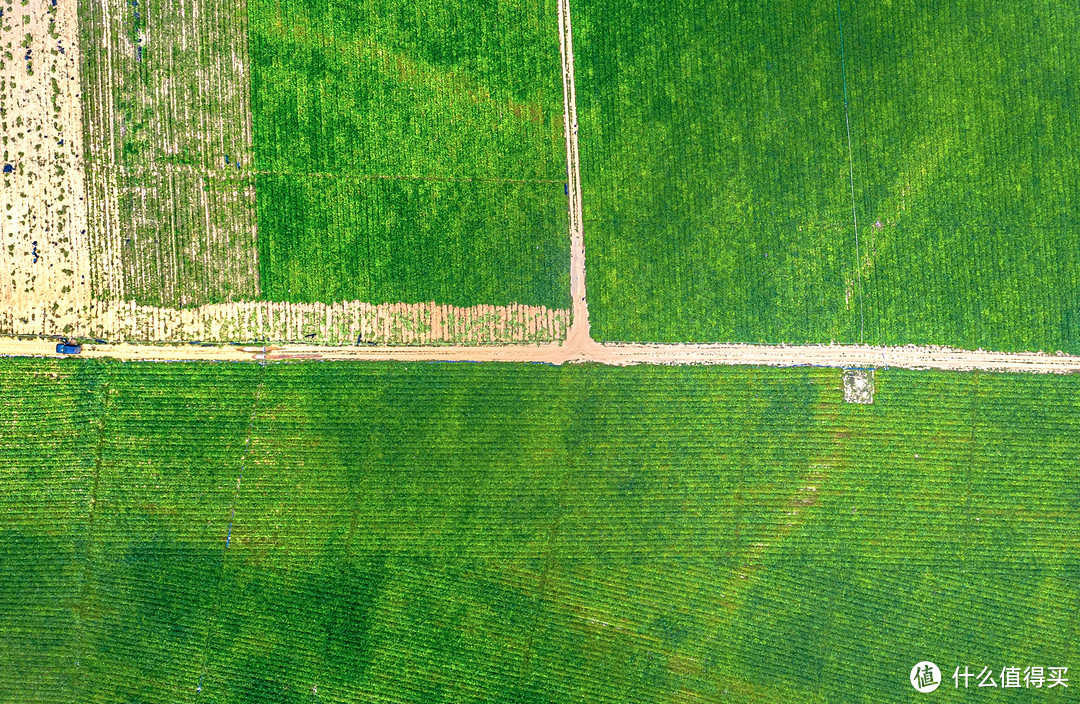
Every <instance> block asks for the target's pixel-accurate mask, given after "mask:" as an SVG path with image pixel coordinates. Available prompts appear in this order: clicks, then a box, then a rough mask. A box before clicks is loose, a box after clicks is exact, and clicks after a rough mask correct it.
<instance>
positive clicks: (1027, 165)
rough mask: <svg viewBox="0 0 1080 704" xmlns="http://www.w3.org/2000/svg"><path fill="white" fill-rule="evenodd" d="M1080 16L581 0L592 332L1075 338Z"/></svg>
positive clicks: (884, 340)
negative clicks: (1072, 188)
mask: <svg viewBox="0 0 1080 704" xmlns="http://www.w3.org/2000/svg"><path fill="white" fill-rule="evenodd" d="M841 28H842V32H843V41H841ZM1078 29H1080V11H1078V10H1077V7H1076V5H1075V4H1074V3H1067V2H1062V1H1044V2H1037V3H1035V4H1033V5H1030V6H1028V5H1025V6H1019V5H1016V4H1015V3H1009V2H1005V1H1004V0H993V1H991V2H981V1H979V2H974V1H972V2H961V3H951V4H949V5H948V6H942V5H940V4H933V3H919V2H910V1H903V2H901V1H899V0H898V1H895V2H885V3H861V4H856V3H851V2H846V1H845V2H841V3H840V4H839V5H837V4H829V3H805V2H804V3H775V2H774V3H766V4H764V5H761V6H754V7H743V6H741V4H740V3H733V2H727V1H726V0H694V1H693V2H689V3H687V2H659V3H645V2H640V1H636V0H635V1H633V2H625V3H619V4H614V3H609V2H600V1H599V0H581V2H579V3H576V4H575V5H574V39H575V41H574V49H575V58H576V66H577V86H578V89H577V94H578V106H579V107H578V109H579V121H580V124H581V129H580V131H579V137H580V145H581V157H582V184H583V198H584V206H585V242H586V249H587V252H588V257H589V259H588V262H589V269H588V280H589V292H590V300H589V304H590V305H589V307H590V313H591V316H592V323H593V331H594V334H595V336H596V337H597V338H598V339H605V340H655V341H713V340H731V341H747V342H789V343H798V342H829V341H832V340H835V341H839V342H860V341H864V342H867V343H881V344H907V343H933V344H949V345H956V346H963V347H970V348H975V347H987V348H993V349H1002V350H1021V349H1042V350H1048V351H1053V350H1058V349H1063V350H1068V351H1074V352H1075V351H1078V350H1080V323H1078V322H1077V321H1078V320H1080V264H1078V260H1077V257H1076V252H1077V251H1078V250H1080V223H1078V222H1077V219H1076V213H1075V203H1074V200H1075V199H1074V198H1073V197H1072V196H1071V194H1070V190H1069V189H1070V186H1071V184H1073V183H1075V182H1076V181H1077V179H1078V177H1080V161H1078V160H1077V157H1076V152H1077V148H1078V147H1080V128H1078V127H1077V125H1078V124H1080V121H1078V120H1077V115H1078V112H1077V111H1078V107H1077V106H1078V103H1077V96H1076V94H1075V91H1074V90H1072V86H1073V85H1074V84H1075V83H1076V81H1077V78H1078V75H1077V72H1078V70H1080V69H1078V68H1077V67H1078V66H1080V61H1078V59H1080V43H1078V42H1077V40H1076V37H1077V30H1078ZM845 83H846V100H847V105H848V109H847V110H845ZM848 119H850V146H851V152H850V158H849V151H848V148H849V143H848ZM853 191H854V198H853ZM853 200H854V215H855V216H856V217H853V202H852V201H853ZM856 219H857V221H858V242H856V228H855V221H856Z"/></svg>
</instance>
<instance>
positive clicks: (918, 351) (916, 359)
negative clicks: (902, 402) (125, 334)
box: [0, 337, 1080, 374]
mask: <svg viewBox="0 0 1080 704" xmlns="http://www.w3.org/2000/svg"><path fill="white" fill-rule="evenodd" d="M55 347H56V341H55V340H49V339H19V338H12V337H2V338H0V356H20V357H29V356H35V357H45V356H55ZM82 356H84V357H94V358H110V359H118V360H131V361H134V360H155V361H188V360H207V361H262V360H266V361H282V362H285V361H306V360H310V361H335V360H336V361H400V362H434V361H442V362H531V363H539V364H564V363H582V362H592V363H597V364H607V365H613V366H630V365H635V364H666V365H681V364H697V365H756V366H771V367H798V366H819V367H836V368H849V367H877V368H889V367H895V368H898V369H920V370H926V369H939V370H946V371H972V370H981V371H991V372H1036V373H1054V374H1073V373H1077V372H1080V356H1076V355H1063V354H1059V355H1053V354H1045V353H1032V352H987V351H983V350H976V351H971V350H957V349H951V348H946V347H916V346H908V347H867V346H862V345H796V346H790V347H788V346H768V345H739V344H710V345H630V344H625V345H624V344H620V345H610V344H608V345H599V344H596V343H595V342H592V341H590V344H589V345H588V346H587V348H586V349H582V348H581V347H575V346H572V345H570V344H562V345H559V344H548V345H489V346H481V345H470V346H464V345H453V346H445V347H424V346H416V347H409V346H384V345H372V346H368V345H350V346H337V347H332V346H323V345H303V344H288V345H269V346H265V347H264V346H262V345H205V346H203V345H142V344H139V345H136V344H126V343H121V344H100V345H99V344H86V345H84V346H83V352H82Z"/></svg>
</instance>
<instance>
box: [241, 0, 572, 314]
mask: <svg viewBox="0 0 1080 704" xmlns="http://www.w3.org/2000/svg"><path fill="white" fill-rule="evenodd" d="M248 16H249V30H248V31H249V41H250V47H251V52H250V53H251V64H252V82H251V91H252V113H253V117H254V147H255V163H256V167H257V170H258V178H257V182H256V185H257V196H258V222H259V270H260V282H261V286H262V295H263V297H264V298H269V299H272V300H289V301H323V302H333V301H337V300H343V299H346V300H353V299H360V300H365V301H370V302H380V303H381V302H399V301H404V302H417V301H430V300H436V301H438V302H440V303H447V304H455V305H474V304H477V303H491V304H508V303H512V302H517V303H522V304H529V305H546V306H549V307H554V308H564V307H568V306H569V302H570V301H569V242H568V239H567V221H566V219H567V201H566V197H565V195H564V193H563V188H564V183H565V181H566V153H565V147H564V142H563V128H562V123H563V117H562V113H563V108H562V86H561V83H560V73H559V47H558V34H557V21H556V16H555V3H554V0H515V2H510V3H480V4H479V5H478V4H476V3H465V2H458V1H457V0H454V1H453V2H440V3H436V4H432V3H428V4H425V5H423V6H422V7H418V6H417V5H416V3H407V2H402V1H401V0H383V1H381V2H373V3H363V4H356V3H351V2H348V3H346V2H342V1H340V0H325V1H321V2H319V1H311V2H304V1H302V0H285V1H283V2H277V1H276V0H251V2H249V3H248Z"/></svg>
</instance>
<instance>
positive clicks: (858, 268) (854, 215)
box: [836, 0, 866, 344]
mask: <svg viewBox="0 0 1080 704" xmlns="http://www.w3.org/2000/svg"><path fill="white" fill-rule="evenodd" d="M836 23H837V25H838V26H839V28H840V74H841V76H842V77H843V83H844V125H845V127H846V128H847V153H848V183H849V184H850V185H851V220H852V222H853V223H854V225H855V276H856V277H857V278H858V286H859V344H862V342H863V340H864V339H865V327H866V323H865V318H864V316H863V298H864V290H863V288H864V287H863V278H862V256H861V254H860V253H859V215H858V212H857V209H856V207H855V155H854V153H853V151H852V149H851V109H850V107H849V105H848V90H847V61H846V58H845V56H844V20H843V18H842V17H841V16H840V0H836Z"/></svg>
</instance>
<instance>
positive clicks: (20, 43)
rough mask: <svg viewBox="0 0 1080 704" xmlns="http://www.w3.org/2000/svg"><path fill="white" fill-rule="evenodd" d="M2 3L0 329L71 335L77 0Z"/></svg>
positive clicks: (81, 243) (76, 314) (80, 275)
mask: <svg viewBox="0 0 1080 704" xmlns="http://www.w3.org/2000/svg"><path fill="white" fill-rule="evenodd" d="M0 9H3V18H2V19H0V63H2V66H3V67H2V68H0V121H2V125H0V126H2V128H3V129H2V130H0V133H2V135H3V162H2V166H0V170H2V171H3V172H5V173H0V183H2V187H3V191H2V196H0V206H2V207H0V297H2V298H3V302H2V308H0V331H3V332H5V333H10V334H66V333H72V334H75V333H78V332H79V330H80V329H81V325H80V321H85V320H86V315H87V314H88V311H89V308H88V307H89V303H90V276H89V247H88V245H87V242H86V234H85V233H86V203H85V200H84V199H85V197H86V196H85V193H84V188H83V163H82V136H83V135H82V120H81V110H82V109H81V104H80V87H79V86H80V80H79V54H78V32H77V23H76V17H75V12H76V10H75V3H74V2H57V3H56V5H55V6H53V5H52V4H50V3H48V2H40V1H35V2H30V3H27V4H25V5H21V4H19V3H18V2H5V3H0ZM27 57H29V58H27ZM8 171H10V173H6V172H8Z"/></svg>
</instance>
